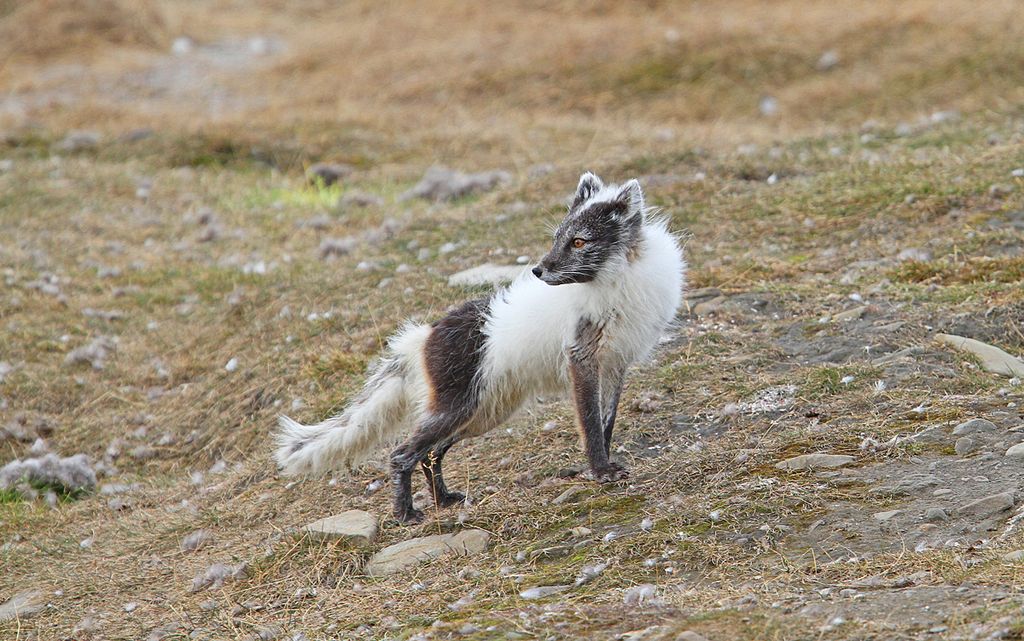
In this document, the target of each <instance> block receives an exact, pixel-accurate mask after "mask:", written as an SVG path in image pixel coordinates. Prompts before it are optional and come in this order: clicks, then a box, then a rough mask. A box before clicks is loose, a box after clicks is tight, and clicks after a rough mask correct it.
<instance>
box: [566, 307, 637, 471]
mask: <svg viewBox="0 0 1024 641" xmlns="http://www.w3.org/2000/svg"><path fill="white" fill-rule="evenodd" d="M600 340H601V326H600V325H597V324H596V323H594V322H592V321H589V320H583V321H580V324H579V326H578V327H577V328H576V342H575V343H574V344H573V345H572V347H570V348H569V353H568V356H569V373H570V375H571V377H572V385H573V399H574V400H575V403H576V418H577V420H578V421H579V425H580V429H581V431H582V432H583V447H584V450H585V451H586V454H587V461H588V463H589V464H590V473H591V474H592V475H593V477H594V480H596V481H599V482H601V483H608V482H610V481H617V480H619V479H623V478H625V477H626V475H627V474H626V471H625V470H624V469H622V467H621V466H619V465H618V464H616V463H613V462H611V461H610V460H608V448H607V447H606V445H605V424H604V421H603V417H602V414H603V412H602V411H601V369H600V365H599V363H598V359H597V348H598V346H599V344H600ZM608 437H609V438H610V437H611V432H608Z"/></svg>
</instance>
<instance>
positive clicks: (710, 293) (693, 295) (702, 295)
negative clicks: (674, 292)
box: [683, 287, 722, 303]
mask: <svg viewBox="0 0 1024 641" xmlns="http://www.w3.org/2000/svg"><path fill="white" fill-rule="evenodd" d="M721 295H722V290H720V289H718V288H717V287H699V288H697V289H688V290H686V291H685V292H684V293H683V300H685V301H686V302H688V303H693V302H694V301H698V300H707V299H709V298H717V297H718V296H721Z"/></svg>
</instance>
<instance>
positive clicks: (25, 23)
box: [0, 0, 168, 65]
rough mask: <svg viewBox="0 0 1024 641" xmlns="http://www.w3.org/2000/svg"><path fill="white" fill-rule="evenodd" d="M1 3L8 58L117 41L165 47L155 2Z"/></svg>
mask: <svg viewBox="0 0 1024 641" xmlns="http://www.w3.org/2000/svg"><path fill="white" fill-rule="evenodd" d="M18 4H19V3H14V2H11V3H9V5H8V6H4V5H0V43H2V44H0V57H2V58H3V59H4V61H5V63H6V64H10V63H11V62H20V63H23V64H26V65H37V64H40V63H43V62H52V61H55V60H56V61H61V62H67V61H68V60H70V59H77V60H80V59H81V57H82V56H89V55H96V54H97V53H99V51H98V50H102V53H103V54H106V53H108V52H109V51H110V47H111V46H112V45H114V46H118V47H132V48H134V47H141V48H162V47H164V46H166V45H167V43H168V39H167V26H166V24H165V22H164V19H163V17H162V14H161V12H160V11H159V10H158V9H157V8H155V7H153V6H152V3H149V2H142V1H141V0H38V1H36V2H25V3H20V4H21V6H18Z"/></svg>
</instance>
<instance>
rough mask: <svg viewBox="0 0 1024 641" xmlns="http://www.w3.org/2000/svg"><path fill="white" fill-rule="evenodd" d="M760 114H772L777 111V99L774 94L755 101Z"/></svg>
mask: <svg viewBox="0 0 1024 641" xmlns="http://www.w3.org/2000/svg"><path fill="white" fill-rule="evenodd" d="M757 109H758V111H760V112H761V115H762V116H774V115H775V114H776V113H778V111H779V101H778V100H777V99H776V98H775V97H774V96H764V97H762V98H761V100H760V101H759V102H758V103H757Z"/></svg>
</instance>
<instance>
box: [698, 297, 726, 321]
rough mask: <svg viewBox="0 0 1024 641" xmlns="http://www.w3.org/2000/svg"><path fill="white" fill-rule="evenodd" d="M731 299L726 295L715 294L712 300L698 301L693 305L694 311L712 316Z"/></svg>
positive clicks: (699, 314) (700, 314)
mask: <svg viewBox="0 0 1024 641" xmlns="http://www.w3.org/2000/svg"><path fill="white" fill-rule="evenodd" d="M728 300H729V299H728V298H727V297H725V296H715V297H714V298H712V299H710V300H706V301H704V302H702V303H697V304H696V305H694V306H693V313H694V314H696V315H697V316H710V315H711V314H713V313H715V312H717V311H718V310H720V309H721V308H722V305H724V304H725V302H726V301H728Z"/></svg>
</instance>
